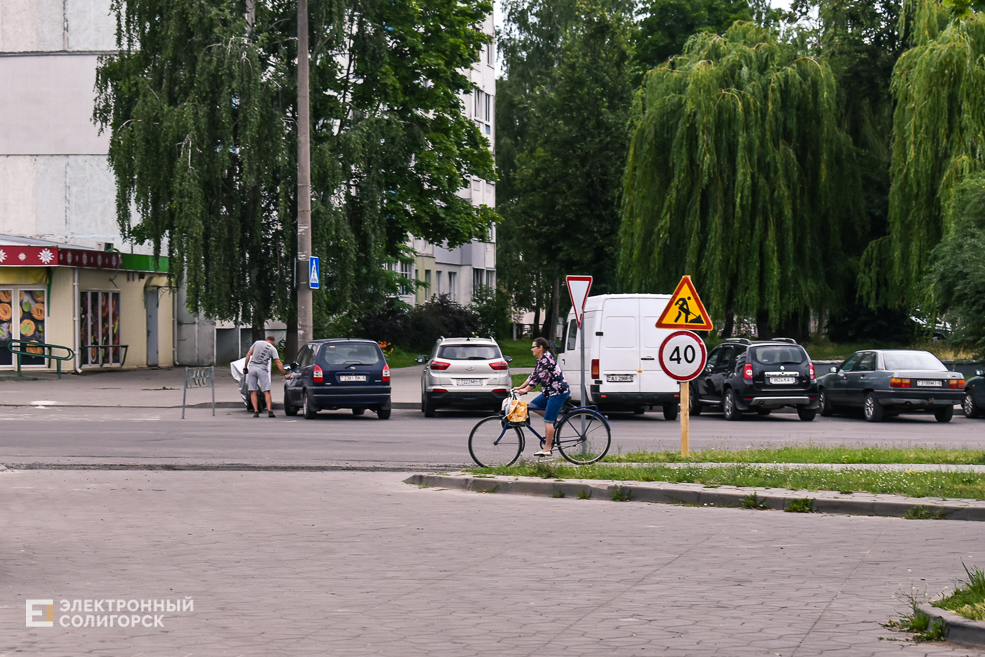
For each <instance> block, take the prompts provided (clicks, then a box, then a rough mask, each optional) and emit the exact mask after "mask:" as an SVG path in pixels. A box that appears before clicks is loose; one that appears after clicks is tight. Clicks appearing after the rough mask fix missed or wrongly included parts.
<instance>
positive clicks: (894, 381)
mask: <svg viewBox="0 0 985 657" xmlns="http://www.w3.org/2000/svg"><path fill="white" fill-rule="evenodd" d="M889 387H890V388H909V387H910V380H909V379H901V378H899V377H895V376H894V377H893V378H891V379H890V380H889Z"/></svg>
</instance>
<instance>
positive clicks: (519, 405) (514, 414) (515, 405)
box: [506, 399, 527, 423]
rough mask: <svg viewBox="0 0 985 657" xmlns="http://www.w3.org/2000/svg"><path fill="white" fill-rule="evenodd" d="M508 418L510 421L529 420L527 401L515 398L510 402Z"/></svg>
mask: <svg viewBox="0 0 985 657" xmlns="http://www.w3.org/2000/svg"><path fill="white" fill-rule="evenodd" d="M506 419H507V420H508V421H510V422H517V423H520V422H526V421H527V402H525V401H521V400H519V399H514V400H513V401H511V402H510V411H509V413H507V414H506Z"/></svg>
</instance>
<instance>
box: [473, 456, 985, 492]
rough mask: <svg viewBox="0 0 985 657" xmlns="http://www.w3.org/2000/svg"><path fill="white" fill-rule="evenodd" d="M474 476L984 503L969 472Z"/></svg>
mask: <svg viewBox="0 0 985 657" xmlns="http://www.w3.org/2000/svg"><path fill="white" fill-rule="evenodd" d="M471 472H473V473H475V474H494V475H508V476H521V477H542V478H545V479H607V480H611V481H666V482H669V483H694V484H705V485H708V486H747V487H754V488H786V489H790V490H811V491H816V490H831V491H839V492H841V493H854V492H866V493H884V494H891V495H905V496H907V497H943V498H962V499H974V500H985V475H981V474H977V473H973V472H923V471H916V470H905V471H873V470H851V469H849V470H820V469H817V468H810V467H805V468H790V469H786V468H783V469H780V468H771V467H768V466H765V467H764V466H757V465H742V464H739V465H727V466H722V467H703V466H694V467H683V468H682V467H676V468H672V467H668V466H661V465H651V466H622V465H611V464H607V463H596V464H593V465H584V466H579V467H575V466H567V465H560V464H557V465H555V464H553V463H542V462H540V463H526V462H524V463H521V464H519V465H513V466H509V467H501V468H478V469H475V470H471Z"/></svg>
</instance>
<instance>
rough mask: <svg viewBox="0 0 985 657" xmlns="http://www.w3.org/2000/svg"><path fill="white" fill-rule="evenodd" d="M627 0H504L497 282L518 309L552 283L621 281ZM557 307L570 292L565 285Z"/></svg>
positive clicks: (541, 298)
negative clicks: (582, 277) (571, 278)
mask: <svg viewBox="0 0 985 657" xmlns="http://www.w3.org/2000/svg"><path fill="white" fill-rule="evenodd" d="M631 5H632V3H628V2H624V1H620V0H608V1H605V2H595V3H580V2H579V3H576V2H574V1H564V2H557V3H546V2H532V3H526V2H520V1H519V0H516V1H511V2H507V3H506V5H505V9H506V15H507V19H508V21H509V22H508V24H507V26H506V29H505V31H504V33H503V34H502V35H501V42H500V45H501V52H502V54H503V61H504V69H505V70H506V73H507V78H506V79H503V80H500V81H499V83H498V96H497V105H496V111H497V165H498V167H499V171H500V176H501V183H500V185H499V188H498V190H497V194H498V199H497V208H498V209H499V211H500V213H501V214H502V215H503V217H504V223H503V226H502V229H501V230H500V232H499V237H500V239H499V256H498V258H499V262H500V271H501V272H502V273H501V275H500V282H501V283H502V284H503V286H504V288H505V289H506V290H507V292H508V293H509V294H510V295H511V297H512V298H513V299H514V304H515V305H516V306H517V307H520V308H533V307H538V306H539V307H546V306H548V305H549V298H550V296H551V294H552V289H553V283H554V280H555V279H556V278H558V277H562V278H563V276H564V275H566V274H571V273H581V274H591V275H593V276H594V277H595V282H594V284H593V288H592V289H593V291H598V292H603V293H604V292H606V291H611V290H613V288H614V285H615V280H614V278H615V276H614V275H615V268H614V263H615V249H616V239H615V235H616V232H617V227H618V221H619V219H618V196H619V188H620V179H621V175H622V167H623V163H624V161H625V152H626V144H627V136H626V128H625V124H626V119H627V117H628V111H629V107H630V100H631V95H632V87H631V85H632V45H631V34H632V23H631ZM559 293H560V294H561V297H562V298H561V299H560V304H561V310H562V312H563V311H564V309H565V307H566V306H567V295H565V294H563V288H561V289H560V291H559Z"/></svg>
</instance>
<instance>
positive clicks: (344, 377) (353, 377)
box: [339, 374, 366, 382]
mask: <svg viewBox="0 0 985 657" xmlns="http://www.w3.org/2000/svg"><path fill="white" fill-rule="evenodd" d="M365 380H366V375H365V374H340V375H339V381H342V382H347V381H365Z"/></svg>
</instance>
